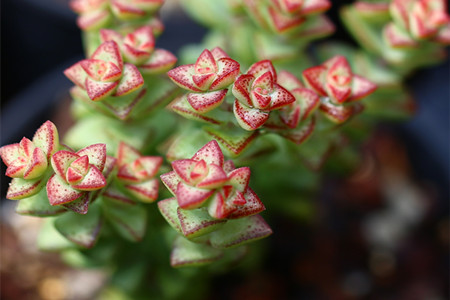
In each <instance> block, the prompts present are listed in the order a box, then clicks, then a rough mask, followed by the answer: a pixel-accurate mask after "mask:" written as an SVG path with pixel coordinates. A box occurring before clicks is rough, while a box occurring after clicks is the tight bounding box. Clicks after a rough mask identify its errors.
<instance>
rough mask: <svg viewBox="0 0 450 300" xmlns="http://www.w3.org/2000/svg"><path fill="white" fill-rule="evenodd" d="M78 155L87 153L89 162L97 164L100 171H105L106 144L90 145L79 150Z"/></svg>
mask: <svg viewBox="0 0 450 300" xmlns="http://www.w3.org/2000/svg"><path fill="white" fill-rule="evenodd" d="M77 155H79V156H83V155H87V156H88V157H89V163H90V164H92V165H94V166H96V167H97V168H98V169H99V170H100V171H103V168H104V167H105V162H106V145H105V144H101V143H99V144H93V145H89V146H87V147H85V148H83V149H81V150H79V151H78V152H77Z"/></svg>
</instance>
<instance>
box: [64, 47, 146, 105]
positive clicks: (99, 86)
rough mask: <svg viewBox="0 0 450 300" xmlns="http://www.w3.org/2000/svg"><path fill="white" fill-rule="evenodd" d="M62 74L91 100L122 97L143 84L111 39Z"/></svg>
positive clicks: (139, 76) (137, 73) (137, 71)
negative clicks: (124, 60)
mask: <svg viewBox="0 0 450 300" xmlns="http://www.w3.org/2000/svg"><path fill="white" fill-rule="evenodd" d="M64 74H65V75H66V76H67V77H68V78H69V79H70V80H71V81H72V82H73V83H75V84H76V85H77V86H78V87H79V88H81V89H82V90H84V91H86V93H87V95H88V96H89V98H90V99H91V100H92V101H101V100H103V99H105V98H106V97H108V96H115V97H119V96H124V95H127V94H130V93H131V92H133V91H136V90H137V89H139V88H141V87H142V86H143V84H144V79H143V77H142V75H141V73H140V72H139V70H138V69H137V67H136V66H135V65H133V64H130V63H124V62H123V59H122V54H121V52H120V48H119V46H118V44H117V43H116V42H114V41H106V42H104V43H102V44H101V45H100V46H99V47H98V48H97V50H96V51H95V52H94V53H93V54H92V56H91V57H90V58H88V59H84V60H82V61H80V62H77V63H76V64H74V65H73V66H71V67H70V68H68V69H66V70H65V71H64Z"/></svg>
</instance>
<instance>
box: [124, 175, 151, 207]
mask: <svg viewBox="0 0 450 300" xmlns="http://www.w3.org/2000/svg"><path fill="white" fill-rule="evenodd" d="M158 187H159V181H158V180H156V179H151V180H147V181H144V182H141V183H136V184H128V185H126V186H125V188H126V189H127V190H128V192H130V193H131V194H132V195H133V196H135V197H136V198H137V199H139V200H140V201H142V202H147V203H148V202H153V201H155V200H156V199H157V198H158Z"/></svg>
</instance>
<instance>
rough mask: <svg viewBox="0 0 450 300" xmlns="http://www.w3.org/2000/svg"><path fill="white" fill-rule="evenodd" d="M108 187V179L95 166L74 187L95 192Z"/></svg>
mask: <svg viewBox="0 0 450 300" xmlns="http://www.w3.org/2000/svg"><path fill="white" fill-rule="evenodd" d="M105 186H106V179H105V177H104V176H103V174H102V172H101V171H100V170H99V169H97V167H95V166H91V168H90V169H89V171H88V173H87V174H86V175H85V176H84V178H83V179H82V180H81V181H80V182H79V183H77V184H73V185H72V187H73V188H75V189H77V190H81V191H94V190H98V189H101V188H103V187H105Z"/></svg>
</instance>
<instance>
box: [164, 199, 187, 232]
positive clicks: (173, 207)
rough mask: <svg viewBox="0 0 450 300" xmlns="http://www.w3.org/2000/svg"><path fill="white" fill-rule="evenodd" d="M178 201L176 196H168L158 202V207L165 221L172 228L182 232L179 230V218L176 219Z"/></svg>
mask: <svg viewBox="0 0 450 300" xmlns="http://www.w3.org/2000/svg"><path fill="white" fill-rule="evenodd" d="M178 207H179V206H178V201H177V198H175V197H174V198H169V199H165V200H161V201H159V202H158V208H159V211H160V212H161V214H162V216H163V217H164V219H166V221H167V223H169V225H170V226H172V228H173V229H175V230H176V231H178V232H179V233H181V234H183V231H182V230H181V225H180V220H179V219H178V210H177V209H178Z"/></svg>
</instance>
